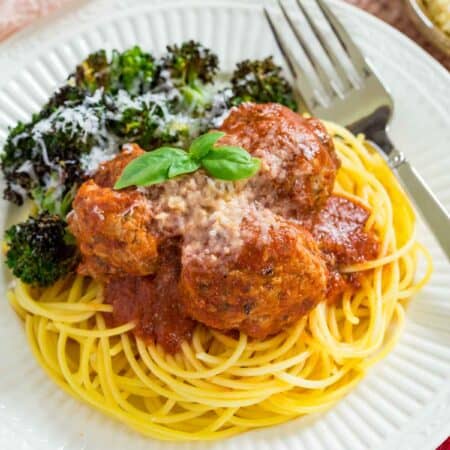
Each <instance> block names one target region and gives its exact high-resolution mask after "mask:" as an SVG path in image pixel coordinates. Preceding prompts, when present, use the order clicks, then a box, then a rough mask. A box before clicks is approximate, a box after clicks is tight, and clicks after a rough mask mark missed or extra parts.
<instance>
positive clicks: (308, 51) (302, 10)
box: [264, 0, 371, 109]
mask: <svg viewBox="0 0 450 450" xmlns="http://www.w3.org/2000/svg"><path fill="white" fill-rule="evenodd" d="M277 1H278V5H279V8H280V11H281V13H282V14H281V15H280V14H276V13H274V12H272V11H270V10H269V9H267V8H265V9H264V12H265V15H266V18H267V21H268V23H269V26H270V28H271V30H272V32H273V35H274V37H275V40H276V42H277V45H278V47H279V49H280V51H281V53H282V55H283V56H284V58H285V59H286V62H287V64H288V66H289V68H290V70H291V71H292V74H293V76H294V77H295V78H296V79H297V82H298V83H301V91H302V97H303V100H304V103H305V104H306V106H307V107H309V108H310V109H311V108H312V109H313V108H314V107H316V106H317V104H318V103H321V104H322V105H326V103H327V100H326V98H324V97H323V95H321V94H320V92H318V90H317V89H316V88H315V87H314V82H312V80H311V79H310V76H308V74H307V72H306V71H305V70H304V69H303V68H302V66H301V65H300V63H299V61H298V58H296V57H295V56H294V53H293V51H292V50H291V49H290V46H289V45H288V44H287V42H286V40H285V38H284V37H283V29H284V30H285V28H283V25H282V24H284V25H285V24H288V27H289V29H290V30H291V31H292V34H293V36H294V37H295V39H296V41H297V42H298V44H299V45H300V47H301V48H302V50H303V52H304V54H305V56H306V58H307V60H308V61H309V63H310V65H311V67H312V69H313V71H314V73H315V75H316V77H317V79H318V80H319V81H320V84H321V85H322V87H323V90H324V92H325V94H326V97H328V98H333V97H335V96H339V97H342V96H343V95H344V94H345V92H346V91H347V90H350V89H353V88H358V87H359V81H357V80H355V79H354V77H352V76H351V73H349V71H348V70H346V68H345V66H344V64H343V62H342V57H340V56H339V55H338V54H337V53H336V51H335V50H334V49H333V47H332V46H331V45H330V43H329V40H328V39H327V38H326V37H325V35H324V33H323V31H322V30H321V29H320V28H319V26H318V25H317V24H316V21H315V20H314V19H313V18H312V16H311V14H310V12H309V11H308V8H307V7H306V6H305V5H304V4H303V2H302V0H295V7H294V8H293V9H292V13H289V12H288V9H287V6H286V5H285V3H284V2H283V1H282V0H277ZM315 3H316V4H317V6H318V8H319V10H320V11H321V13H322V15H323V17H324V18H325V20H326V22H327V23H328V25H329V27H330V29H331V30H332V31H333V33H334V35H335V37H336V39H337V41H338V43H339V45H340V47H341V49H342V50H343V52H345V54H346V55H347V60H348V61H349V62H350V63H351V65H352V66H353V70H354V71H355V72H356V74H357V77H358V78H359V79H360V80H361V79H362V80H364V79H365V78H368V77H369V76H370V75H371V70H370V68H369V65H368V63H367V61H366V60H365V58H364V56H363V55H362V53H361V52H360V50H359V49H358V47H357V46H356V45H355V44H354V42H353V41H352V39H351V37H350V36H349V34H348V32H347V31H346V30H345V28H344V27H343V25H342V24H341V23H340V22H339V20H338V19H337V18H336V16H335V15H334V14H333V13H332V12H331V10H330V8H329V7H328V5H327V4H326V2H325V1H324V0H315ZM298 14H300V15H301V16H303V18H304V19H305V21H306V23H307V24H308V25H309V28H310V30H311V32H312V34H313V35H314V37H315V41H316V42H318V43H319V47H320V48H321V50H322V52H323V54H324V55H325V57H326V58H327V59H328V64H329V65H330V66H331V67H332V69H333V70H334V71H335V73H336V74H337V78H338V80H339V82H340V87H339V85H337V84H336V83H334V82H333V80H332V78H331V77H330V76H329V75H328V73H327V71H326V69H325V67H324V65H323V63H322V62H321V61H320V59H319V58H318V57H317V52H315V50H314V45H313V42H311V40H309V39H308V38H307V36H306V35H305V34H304V32H302V31H301V29H300V27H299V25H298V24H297V23H296V22H295V20H294V17H295V15H297V16H298ZM280 18H282V20H280Z"/></svg>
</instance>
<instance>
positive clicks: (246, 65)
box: [231, 56, 297, 111]
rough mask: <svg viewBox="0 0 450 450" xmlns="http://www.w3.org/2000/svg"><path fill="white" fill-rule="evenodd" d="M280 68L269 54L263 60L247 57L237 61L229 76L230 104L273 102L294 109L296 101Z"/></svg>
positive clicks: (295, 108)
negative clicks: (231, 74) (231, 94)
mask: <svg viewBox="0 0 450 450" xmlns="http://www.w3.org/2000/svg"><path fill="white" fill-rule="evenodd" d="M281 70H282V69H281V67H280V66H277V65H276V64H275V63H274V61H273V59H272V57H271V56H269V57H267V58H265V59H263V60H253V61H251V60H248V59H247V60H245V61H242V62H240V63H238V64H237V67H236V70H235V71H234V72H233V76H232V78H231V86H232V90H233V97H232V98H231V104H232V105H239V104H240V103H243V102H256V103H269V102H274V103H280V104H282V105H285V106H287V107H289V108H291V109H293V110H294V111H296V110H297V103H296V101H295V99H294V93H293V90H292V87H291V85H290V84H289V83H288V81H287V80H286V79H285V78H284V77H283V76H282V74H281Z"/></svg>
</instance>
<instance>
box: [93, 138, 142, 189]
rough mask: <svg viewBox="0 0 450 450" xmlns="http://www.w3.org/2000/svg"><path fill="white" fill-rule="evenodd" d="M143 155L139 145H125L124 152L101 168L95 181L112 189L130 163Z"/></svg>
mask: <svg viewBox="0 0 450 450" xmlns="http://www.w3.org/2000/svg"><path fill="white" fill-rule="evenodd" d="M143 153H145V152H144V150H142V148H141V147H139V145H137V144H126V145H124V146H123V150H122V152H120V153H119V154H118V155H117V156H116V157H115V158H114V159H112V160H111V161H107V162H105V163H103V164H102V165H101V166H100V167H99V169H98V170H97V172H96V174H95V176H94V181H95V182H96V183H97V184H98V185H99V186H101V187H110V188H112V187H113V186H114V183H115V182H116V181H117V180H118V179H119V177H120V175H121V174H122V172H123V169H125V167H126V166H127V165H128V163H129V162H131V161H133V159H135V158H137V157H138V156H140V155H142V154H143Z"/></svg>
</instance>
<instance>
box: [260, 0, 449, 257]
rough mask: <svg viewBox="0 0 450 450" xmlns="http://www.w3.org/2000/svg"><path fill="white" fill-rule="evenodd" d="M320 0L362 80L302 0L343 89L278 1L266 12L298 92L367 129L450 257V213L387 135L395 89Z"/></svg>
mask: <svg viewBox="0 0 450 450" xmlns="http://www.w3.org/2000/svg"><path fill="white" fill-rule="evenodd" d="M315 1H316V3H317V5H318V6H319V8H320V10H321V11H322V13H323V16H324V17H325V19H326V20H327V21H328V24H329V25H330V27H331V30H332V31H333V32H334V34H335V36H336V38H337V40H338V41H339V43H340V45H341V47H342V49H343V50H344V51H345V52H346V54H347V56H348V59H349V60H350V61H351V63H352V65H353V67H354V69H355V70H356V73H357V74H358V77H359V80H360V81H359V82H358V83H355V81H354V80H353V79H352V77H351V75H350V74H349V72H348V70H346V68H345V67H344V66H343V64H341V62H340V60H339V58H338V56H337V55H336V53H335V51H334V50H333V48H332V46H331V45H330V43H329V42H328V41H327V39H326V38H325V35H324V34H323V32H322V31H321V30H320V28H319V27H318V26H317V24H316V23H315V21H314V20H313V18H312V16H311V15H310V13H309V12H308V10H307V8H305V7H304V5H303V4H302V2H301V0H296V5H297V7H298V12H299V13H300V14H302V15H303V17H304V18H305V19H306V21H307V23H308V24H309V26H310V28H311V30H312V32H313V33H314V35H315V37H316V38H317V41H318V42H319V44H320V46H321V47H322V49H323V51H324V52H325V55H326V56H327V57H328V59H329V62H330V63H331V66H332V67H333V69H334V70H335V71H336V73H337V75H338V78H339V79H340V80H341V83H342V85H343V86H344V92H341V90H340V89H339V88H337V87H336V85H335V84H334V83H333V82H332V81H331V80H330V78H329V76H328V74H327V72H326V70H325V68H324V66H323V64H322V63H321V61H320V59H319V58H318V56H317V54H315V52H314V49H313V47H312V45H310V43H309V42H308V40H307V39H306V37H305V36H304V35H303V34H302V32H301V31H300V29H299V27H298V26H297V25H296V24H295V22H294V20H293V18H292V16H291V15H290V14H289V13H288V11H287V10H286V7H285V6H284V4H283V3H282V1H281V0H278V4H279V7H280V10H281V13H282V14H274V13H273V12H271V11H269V10H268V9H267V8H265V9H264V12H265V15H266V18H267V21H268V23H269V26H270V28H271V30H272V33H273V35H274V37H275V40H276V42H277V44H278V47H279V49H280V51H281V53H282V55H283V56H284V58H285V59H286V62H287V65H288V67H289V69H290V70H291V72H292V75H293V77H294V80H295V84H296V88H297V91H298V93H299V94H300V96H301V99H302V102H303V104H304V106H305V107H306V108H307V110H308V111H309V112H310V113H311V114H312V115H314V116H317V117H319V118H321V119H325V120H330V121H334V122H337V123H339V124H341V125H344V126H345V127H347V128H348V129H349V130H350V131H352V132H353V133H355V134H357V133H364V134H365V135H366V138H367V139H368V140H369V141H370V142H371V144H374V145H373V147H374V148H376V149H377V150H378V151H379V152H380V153H381V154H382V155H383V156H384V158H385V159H386V161H387V163H388V164H389V166H390V167H391V169H392V170H394V171H395V172H396V173H397V175H398V178H399V179H400V181H401V182H402V184H403V186H404V187H405V188H406V190H407V192H408V193H409V195H410V196H411V198H412V199H413V201H414V203H415V205H416V207H417V209H418V210H419V212H420V213H421V215H422V217H423V218H424V220H425V221H426V222H427V223H428V226H429V227H430V229H431V231H432V232H433V234H434V235H435V237H436V239H437V240H438V242H439V244H440V246H441V247H442V249H443V250H444V252H445V254H446V256H447V258H448V259H449V260H450V217H449V214H448V212H447V211H446V210H445V208H444V207H443V206H442V205H441V204H440V203H439V201H438V200H437V198H436V197H435V196H434V194H433V193H432V192H431V190H430V189H429V187H428V186H427V185H426V183H425V181H424V180H423V179H422V177H421V176H420V175H419V173H418V172H417V171H416V170H415V169H414V167H412V166H411V165H410V164H409V162H408V161H407V159H406V157H405V154H404V153H403V152H402V151H400V150H398V149H396V148H395V146H394V145H393V144H392V142H391V141H390V139H389V136H388V134H387V127H388V124H389V121H390V118H391V116H392V111H393V101H392V98H391V96H390V94H389V92H388V91H387V90H386V88H385V87H384V86H383V83H382V82H381V81H380V80H379V79H378V77H377V76H376V75H375V73H374V71H373V69H372V68H371V66H370V64H369V63H368V61H367V60H366V58H365V57H364V55H363V54H362V53H361V51H360V50H359V49H358V47H357V46H356V45H355V43H354V42H353V41H352V39H351V38H350V36H349V34H348V33H347V31H346V30H345V28H344V27H343V25H342V24H341V23H340V22H339V20H338V19H337V18H336V16H335V15H334V14H333V13H332V12H331V10H330V8H329V7H328V5H327V4H326V3H325V1H324V0H315ZM280 18H281V19H282V21H283V24H284V25H285V24H286V23H287V24H288V25H289V27H290V28H291V30H292V32H293V34H294V36H295V38H296V40H297V42H298V43H299V44H300V46H301V48H302V49H303V52H304V54H305V55H306V57H307V58H308V59H309V62H310V63H311V66H312V68H313V69H314V71H315V73H316V75H317V78H318V79H319V80H320V84H321V85H322V87H323V90H324V91H325V93H326V98H325V97H324V96H321V95H319V94H318V91H317V89H316V84H317V83H315V82H314V80H312V79H311V77H310V76H308V75H307V73H306V71H305V70H304V69H303V68H302V67H301V65H300V64H299V62H298V60H297V58H296V57H295V52H294V51H293V49H292V48H290V47H289V45H288V44H287V41H286V40H285V39H284V38H283V36H284V33H283V27H282V25H281V23H280V20H279V19H280Z"/></svg>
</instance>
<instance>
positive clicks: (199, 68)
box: [160, 41, 219, 111]
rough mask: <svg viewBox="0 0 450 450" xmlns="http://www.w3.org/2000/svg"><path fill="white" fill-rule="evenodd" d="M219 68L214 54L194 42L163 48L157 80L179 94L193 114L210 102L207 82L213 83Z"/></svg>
mask: <svg viewBox="0 0 450 450" xmlns="http://www.w3.org/2000/svg"><path fill="white" fill-rule="evenodd" d="M218 69H219V60H218V58H217V55H215V54H214V53H211V51H210V50H209V49H207V48H205V47H203V46H202V45H201V44H200V43H198V42H194V41H188V42H184V43H183V44H181V45H180V46H178V45H172V46H170V45H169V46H167V55H166V56H165V57H164V58H162V60H161V62H160V81H161V80H164V81H165V82H166V83H167V78H169V79H170V80H171V81H172V83H173V86H174V87H175V88H176V89H178V90H179V91H180V92H181V95H182V98H183V99H184V103H185V104H186V105H187V106H189V107H190V108H191V110H193V111H197V110H199V111H202V110H204V109H205V107H207V105H208V104H209V103H210V101H211V92H210V90H209V89H208V88H207V86H206V85H207V84H208V83H212V82H213V81H214V77H215V76H216V74H217V71H218Z"/></svg>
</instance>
